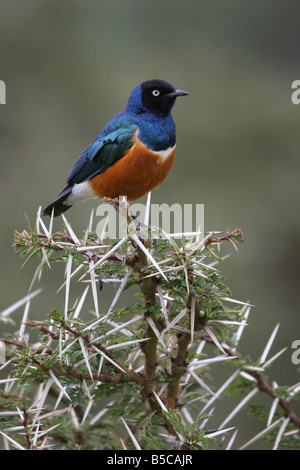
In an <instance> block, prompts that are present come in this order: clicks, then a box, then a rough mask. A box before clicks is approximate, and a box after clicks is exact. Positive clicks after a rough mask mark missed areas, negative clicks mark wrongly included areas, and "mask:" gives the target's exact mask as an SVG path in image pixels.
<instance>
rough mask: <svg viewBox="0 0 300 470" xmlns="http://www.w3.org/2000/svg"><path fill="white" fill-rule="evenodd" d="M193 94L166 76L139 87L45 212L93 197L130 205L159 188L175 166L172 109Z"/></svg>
mask: <svg viewBox="0 0 300 470" xmlns="http://www.w3.org/2000/svg"><path fill="white" fill-rule="evenodd" d="M188 94H189V93H188V92H186V91H184V90H179V89H176V88H175V87H174V86H173V85H172V84H171V83H169V82H167V81H165V80H161V79H151V80H147V81H144V82H142V83H140V84H139V85H137V86H136V87H135V88H134V90H133V91H132V92H131V94H130V96H129V99H128V102H127V105H126V107H125V108H124V109H123V110H122V111H120V112H119V113H118V114H116V115H115V116H114V117H113V118H112V119H111V120H110V121H109V122H108V124H106V125H105V126H104V127H103V129H102V130H101V131H100V132H99V134H98V135H97V137H96V139H95V140H94V141H93V142H92V143H91V144H90V145H88V147H86V149H85V150H83V152H82V153H81V155H80V156H79V157H78V159H77V160H76V161H75V163H74V165H73V167H72V169H71V171H70V173H69V176H68V177H67V180H66V184H65V186H64V187H63V189H62V190H61V191H60V192H59V194H58V195H57V197H56V199H55V200H54V201H53V202H52V203H51V204H50V205H48V206H47V207H46V208H45V209H44V211H43V215H50V216H51V215H52V214H53V215H54V217H56V216H59V215H60V214H62V213H63V212H65V211H66V210H68V209H69V208H70V207H72V206H73V205H74V204H77V203H79V202H84V201H87V200H89V199H93V198H97V197H98V198H101V199H104V198H108V199H109V198H111V199H118V198H119V197H120V196H126V197H127V201H128V202H129V203H131V202H132V201H135V200H137V199H139V198H142V197H144V196H146V195H147V194H148V193H149V192H150V191H152V190H153V189H154V188H157V187H158V186H160V185H161V183H162V182H163V181H164V180H165V178H166V177H167V175H168V173H169V171H170V170H171V168H172V166H173V163H174V158H175V153H176V128H175V123H174V120H173V117H172V115H171V110H172V108H173V105H174V103H175V100H176V98H177V97H178V96H185V95H188Z"/></svg>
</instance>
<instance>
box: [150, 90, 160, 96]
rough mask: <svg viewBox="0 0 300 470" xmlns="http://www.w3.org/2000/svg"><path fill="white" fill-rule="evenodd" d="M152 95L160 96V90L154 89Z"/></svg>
mask: <svg viewBox="0 0 300 470" xmlns="http://www.w3.org/2000/svg"><path fill="white" fill-rule="evenodd" d="M152 95H153V96H158V95H160V92H159V90H153V91H152Z"/></svg>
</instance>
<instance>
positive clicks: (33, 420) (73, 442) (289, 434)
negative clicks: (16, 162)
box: [0, 211, 300, 450]
mask: <svg viewBox="0 0 300 470" xmlns="http://www.w3.org/2000/svg"><path fill="white" fill-rule="evenodd" d="M63 223H64V225H63V227H62V229H61V230H60V231H57V232H55V233H54V232H53V219H52V218H51V219H50V223H49V226H47V227H46V225H45V222H44V221H43V220H42V218H41V216H40V211H39V212H38V216H37V220H36V223H35V226H34V227H33V228H32V227H31V226H30V225H29V223H28V227H27V229H26V230H23V231H22V232H18V231H15V234H14V237H15V239H14V248H15V251H16V252H18V253H20V254H21V256H22V258H24V259H25V263H26V262H27V261H28V260H31V262H36V260H38V265H37V268H36V271H35V275H34V277H33V280H32V282H31V285H30V291H29V294H28V295H27V296H25V297H24V298H23V299H21V300H20V301H18V302H16V304H14V305H12V306H11V307H8V308H7V309H6V310H5V311H3V312H2V313H1V314H0V321H2V322H3V323H4V324H5V322H9V321H10V322H13V314H14V312H15V311H16V310H17V309H18V308H21V307H22V308H24V313H23V317H22V321H21V324H20V325H17V324H16V323H15V329H16V331H15V333H14V334H7V335H5V334H1V340H0V341H1V342H0V344H1V345H2V366H0V367H1V370H2V374H3V373H5V372H6V375H5V378H4V379H2V380H1V387H2V391H1V392H0V432H1V435H2V438H3V445H2V448H3V449H15V448H17V449H49V448H51V449H65V450H68V449H70V450H71V449H76V450H81V449H82V450H85V449H94V450H118V449H156V450H166V449H179V450H198V449H219V448H222V449H234V448H236V446H235V442H236V441H235V437H236V435H237V433H238V429H237V428H236V426H235V418H236V416H237V414H238V413H239V412H240V411H241V410H243V409H244V408H245V407H247V406H248V404H249V401H250V400H251V399H252V398H253V397H254V396H255V395H257V394H259V393H263V394H265V395H267V396H269V399H270V406H269V407H262V406H261V405H259V404H257V405H255V404H254V405H252V407H251V408H250V411H251V412H252V413H253V414H254V415H255V416H257V417H258V418H260V419H262V425H261V428H262V430H261V432H260V433H259V434H258V435H256V436H253V438H252V439H250V440H249V441H248V442H245V444H244V445H243V446H242V448H247V447H251V445H252V444H253V443H255V442H256V441H258V440H262V439H266V443H265V446H266V447H267V448H274V449H277V448H299V429H300V418H299V417H298V416H297V415H296V413H295V412H294V409H293V400H295V399H296V398H297V396H299V390H300V386H299V384H295V385H292V386H279V385H278V384H276V383H275V382H274V381H272V382H271V383H272V385H271V384H270V381H269V379H268V377H267V376H266V373H267V370H268V369H269V367H270V366H271V365H272V363H273V362H274V361H275V360H276V359H277V358H278V357H279V356H280V355H281V354H283V353H284V350H282V351H279V353H276V354H275V355H273V356H271V355H270V349H271V346H272V344H273V342H274V339H275V335H276V333H277V330H278V326H276V327H275V329H274V330H273V333H272V334H271V336H270V338H269V340H268V341H267V343H266V346H265V349H264V351H263V352H262V354H261V356H260V357H259V358H256V359H255V360H252V359H251V358H250V355H249V356H247V357H243V356H242V355H241V353H240V351H239V341H240V338H241V336H242V334H245V330H246V328H247V318H248V316H249V313H250V310H251V305H250V304H249V302H242V301H239V300H235V299H234V298H233V297H232V294H231V292H230V290H229V288H228V287H227V285H226V284H225V282H224V278H223V276H222V273H221V271H220V265H221V262H222V261H223V258H222V254H221V252H222V245H223V244H224V243H231V244H232V246H233V249H236V247H237V244H238V243H240V242H241V241H242V232H241V230H239V229H235V230H233V231H226V232H224V233H214V232H209V233H206V234H205V236H204V237H202V238H201V237H200V234H199V233H195V234H194V236H193V237H192V238H191V237H190V236H189V238H187V237H186V236H185V234H183V235H182V239H181V240H175V239H174V238H173V237H172V235H171V234H166V233H165V234H163V236H162V237H160V238H159V239H158V240H151V239H144V240H141V239H140V238H139V236H138V233H137V232H135V231H132V232H130V231H129V233H128V234H127V235H126V236H125V237H124V238H123V239H122V240H110V241H109V243H106V241H105V242H104V241H103V240H101V239H99V237H98V236H97V234H96V233H95V232H93V217H92V216H91V220H90V223H89V227H88V229H87V230H86V231H85V233H84V236H83V238H82V239H81V238H79V237H78V236H77V235H76V234H75V233H74V231H73V229H72V227H71V225H70V224H69V222H68V221H67V219H66V218H65V217H63ZM57 262H60V263H64V264H65V278H64V279H60V280H58V285H57V287H58V288H60V289H64V292H65V302H64V305H63V306H59V307H57V306H55V299H54V300H53V303H54V305H53V309H52V310H50V311H48V312H43V314H42V315H41V318H40V319H38V320H32V319H30V305H31V302H32V301H33V298H34V297H35V296H36V295H43V293H42V289H41V288H38V289H36V290H33V289H34V285H35V283H36V282H37V281H41V278H42V276H43V275H44V274H45V273H46V272H47V270H48V269H50V268H51V267H53V269H55V263H57ZM53 265H54V266H53ZM43 282H46V281H45V277H43ZM107 283H113V284H114V286H115V293H114V295H113V297H112V299H111V303H110V307H109V309H108V311H106V312H103V311H102V310H101V308H100V307H99V296H100V295H107V294H106V292H105V286H106V284H107ZM82 286H83V287H82ZM82 290H83V292H82ZM137 290H138V293H137ZM125 291H126V292H127V296H128V295H129V294H130V293H131V292H132V299H134V301H133V302H132V305H131V306H127V305H124V304H122V299H123V298H124V295H123V293H124V292H125ZM71 292H72V293H74V292H76V297H77V300H76V302H75V304H74V305H70V293H71ZM78 292H80V294H79V293H78ZM89 297H90V298H91V299H92V302H93V306H94V308H93V311H92V312H90V311H89V310H88V309H87V308H86V303H87V299H88V298H89ZM36 338H38V339H36ZM4 349H5V353H6V354H5V355H4ZM249 354H251V351H249ZM4 356H5V357H4ZM216 365H218V367H220V366H222V367H224V371H225V373H226V374H228V376H227V378H226V380H225V382H224V383H223V384H222V385H221V386H219V385H218V386H217V385H216V384H217V382H216V380H215V379H216V377H215V376H214V367H215V366H216ZM228 371H229V372H228ZM228 395H235V396H239V397H240V400H239V402H238V404H237V405H235V407H234V408H233V409H232V411H231V412H230V413H229V414H228V415H227V416H226V417H225V418H224V420H223V422H222V423H220V425H219V426H218V427H217V428H213V429H211V426H210V420H211V418H212V417H213V416H214V409H218V408H220V407H222V406H223V403H224V400H225V399H226V397H227V396H228ZM221 397H223V400H220V398H221ZM248 409H249V408H248Z"/></svg>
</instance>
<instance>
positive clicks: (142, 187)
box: [89, 140, 176, 202]
mask: <svg viewBox="0 0 300 470" xmlns="http://www.w3.org/2000/svg"><path fill="white" fill-rule="evenodd" d="M175 153H176V147H175V146H174V148H173V149H172V150H171V151H170V153H169V154H168V155H167V156H165V155H164V153H161V154H159V152H153V151H152V150H150V149H148V147H146V145H144V144H142V143H141V142H140V141H139V140H136V141H135V143H134V145H133V146H132V147H131V149H129V150H128V151H127V153H126V154H125V155H124V157H122V158H121V159H120V160H118V161H117V162H116V163H114V164H113V165H112V166H111V167H109V168H108V169H107V170H106V171H105V172H104V173H101V174H100V175H96V176H94V177H93V178H91V179H90V181H89V185H90V187H91V188H92V189H93V191H94V193H95V194H96V195H97V196H98V197H100V198H103V197H110V198H118V197H119V196H127V200H128V201H129V202H131V201H135V200H136V199H139V198H140V197H143V196H145V195H146V194H148V192H149V191H152V189H154V188H156V187H157V186H159V185H160V184H161V183H162V182H163V181H164V179H165V178H166V176H167V174H168V173H169V171H170V170H171V168H172V165H173V162H174V158H175Z"/></svg>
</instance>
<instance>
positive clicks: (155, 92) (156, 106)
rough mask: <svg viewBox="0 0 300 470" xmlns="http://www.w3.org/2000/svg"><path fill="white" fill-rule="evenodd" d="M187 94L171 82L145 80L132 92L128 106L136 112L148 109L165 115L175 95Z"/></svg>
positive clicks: (169, 109) (170, 107) (171, 105)
mask: <svg viewBox="0 0 300 470" xmlns="http://www.w3.org/2000/svg"><path fill="white" fill-rule="evenodd" d="M184 95H188V93H187V92H186V91H183V90H177V89H176V88H175V87H174V86H173V85H172V84H171V83H169V82H166V81H164V80H158V79H153V80H147V81H146V82H143V83H141V84H140V85H138V86H137V87H136V88H135V89H134V90H133V92H132V94H131V96H130V98H129V102H128V106H129V107H132V108H135V109H136V111H137V112H143V110H144V111H145V110H146V111H150V112H152V113H154V114H165V115H167V114H168V113H169V112H170V111H171V109H172V107H173V105H174V103H175V99H176V98H177V96H184Z"/></svg>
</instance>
